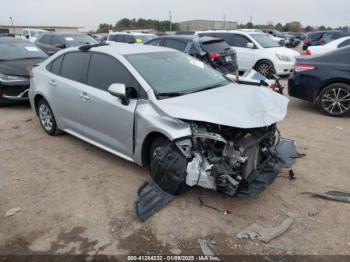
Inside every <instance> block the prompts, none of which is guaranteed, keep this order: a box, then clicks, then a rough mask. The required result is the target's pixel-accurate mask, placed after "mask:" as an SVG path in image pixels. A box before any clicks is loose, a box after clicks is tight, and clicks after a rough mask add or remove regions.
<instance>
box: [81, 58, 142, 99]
mask: <svg viewBox="0 0 350 262" xmlns="http://www.w3.org/2000/svg"><path fill="white" fill-rule="evenodd" d="M111 84H125V86H126V87H133V88H135V90H134V91H136V93H139V91H140V86H139V84H138V83H137V81H136V79H135V78H134V77H133V76H132V75H131V73H130V72H129V70H128V69H127V68H125V67H124V65H122V64H121V63H120V62H119V61H118V60H117V59H115V58H114V57H111V56H109V55H105V54H99V53H93V54H92V57H91V60H90V65H89V68H88V76H87V85H89V86H92V87H95V88H97V89H100V90H102V91H106V92H107V90H108V88H109V87H110V85H111ZM132 97H134V98H136V97H137V94H131V98H132Z"/></svg>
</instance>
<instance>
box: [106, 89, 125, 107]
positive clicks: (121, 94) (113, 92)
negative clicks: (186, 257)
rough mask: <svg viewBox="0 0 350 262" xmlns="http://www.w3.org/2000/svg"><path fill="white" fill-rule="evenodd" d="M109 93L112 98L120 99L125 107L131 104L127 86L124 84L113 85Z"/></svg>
mask: <svg viewBox="0 0 350 262" xmlns="http://www.w3.org/2000/svg"><path fill="white" fill-rule="evenodd" d="M108 92H109V93H110V94H111V95H112V96H116V97H118V98H120V100H121V101H122V104H123V105H128V104H129V97H128V95H127V93H126V86H125V85H124V84H111V85H110V87H109V88H108Z"/></svg>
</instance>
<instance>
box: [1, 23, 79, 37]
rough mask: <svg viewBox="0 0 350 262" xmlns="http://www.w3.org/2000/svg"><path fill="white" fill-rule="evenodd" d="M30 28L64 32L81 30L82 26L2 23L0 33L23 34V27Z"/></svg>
mask: <svg viewBox="0 0 350 262" xmlns="http://www.w3.org/2000/svg"><path fill="white" fill-rule="evenodd" d="M28 28H31V29H44V30H47V31H53V32H62V33H75V32H79V29H80V28H81V27H79V26H32V25H20V26H19V25H14V26H12V25H0V33H2V34H14V35H20V34H22V32H23V29H28Z"/></svg>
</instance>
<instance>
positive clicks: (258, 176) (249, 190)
mask: <svg viewBox="0 0 350 262" xmlns="http://www.w3.org/2000/svg"><path fill="white" fill-rule="evenodd" d="M270 150H272V152H273V154H274V158H275V160H274V162H273V163H272V166H269V167H265V169H263V170H261V171H257V170H255V171H254V173H253V174H252V175H251V176H252V177H254V176H255V178H254V179H252V180H251V182H250V184H249V185H247V186H245V187H244V186H241V187H240V188H239V189H238V194H237V195H238V196H247V195H248V196H251V195H256V194H257V193H259V192H262V191H263V190H265V189H266V188H267V187H268V186H269V185H271V184H272V183H273V181H275V179H276V177H277V176H278V174H279V173H280V171H281V170H282V169H283V168H291V167H292V166H293V165H294V163H295V160H296V159H297V158H299V157H302V156H303V155H302V154H300V153H299V152H298V150H297V148H296V143H295V141H294V140H290V139H286V138H282V139H281V140H280V142H279V143H278V145H277V146H274V147H272V148H270Z"/></svg>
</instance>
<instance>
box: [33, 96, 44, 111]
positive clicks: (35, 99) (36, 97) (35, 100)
mask: <svg viewBox="0 0 350 262" xmlns="http://www.w3.org/2000/svg"><path fill="white" fill-rule="evenodd" d="M43 98H44V99H46V98H45V97H44V96H43V95H42V94H36V95H35V96H34V99H33V101H34V109H35V112H36V113H37V114H38V104H39V101H40V100H41V99H43Z"/></svg>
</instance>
